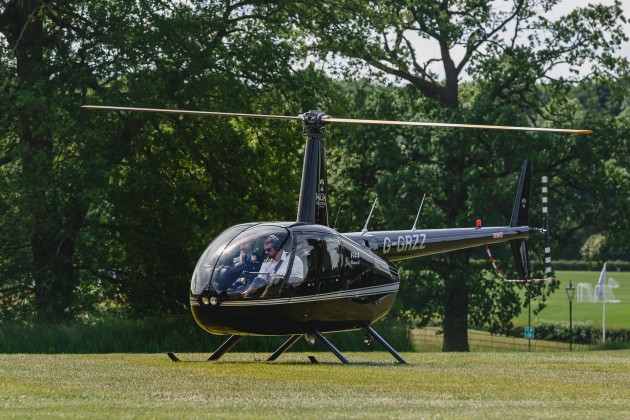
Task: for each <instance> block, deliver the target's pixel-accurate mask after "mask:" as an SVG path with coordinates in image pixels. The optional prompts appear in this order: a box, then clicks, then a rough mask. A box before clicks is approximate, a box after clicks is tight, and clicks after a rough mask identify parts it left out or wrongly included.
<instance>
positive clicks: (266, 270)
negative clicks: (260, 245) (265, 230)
mask: <svg viewBox="0 0 630 420" xmlns="http://www.w3.org/2000/svg"><path fill="white" fill-rule="evenodd" d="M264 252H265V261H264V262H263V264H262V266H261V267H260V273H259V276H260V277H263V278H266V279H267V281H268V282H270V283H272V284H275V283H277V281H278V279H279V278H281V277H283V276H284V275H285V274H286V272H287V267H288V265H289V257H290V255H289V253H288V252H286V251H284V250H282V249H281V248H280V240H279V239H278V237H277V236H276V235H269V236H268V237H267V238H266V239H265V243H264ZM302 280H304V264H303V263H302V260H301V259H299V258H294V260H293V267H291V275H290V276H289V283H298V282H301V281H302Z"/></svg>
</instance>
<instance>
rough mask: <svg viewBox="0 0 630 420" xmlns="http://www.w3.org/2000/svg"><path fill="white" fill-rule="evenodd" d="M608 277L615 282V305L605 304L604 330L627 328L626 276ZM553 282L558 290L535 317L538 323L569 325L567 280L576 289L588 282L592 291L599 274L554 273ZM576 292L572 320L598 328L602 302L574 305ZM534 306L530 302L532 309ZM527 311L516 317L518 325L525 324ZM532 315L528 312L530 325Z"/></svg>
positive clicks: (629, 297)
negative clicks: (616, 284)
mask: <svg viewBox="0 0 630 420" xmlns="http://www.w3.org/2000/svg"><path fill="white" fill-rule="evenodd" d="M607 274H608V275H607V277H608V278H613V279H615V280H616V281H617V282H618V283H619V287H618V288H615V289H613V293H614V295H615V299H618V300H619V301H620V302H618V303H611V302H608V303H606V328H607V329H608V328H626V329H630V273H627V272H623V273H621V272H610V271H609V272H608V273H607ZM556 279H557V280H558V281H560V289H559V290H557V291H556V292H555V293H554V294H553V295H552V296H551V297H549V298H548V299H547V307H546V308H545V309H544V310H543V311H542V312H541V313H540V314H538V317H537V318H538V319H539V320H545V321H562V322H566V323H567V324H568V323H569V301H568V299H567V294H566V291H565V289H566V287H567V285H568V284H569V281H571V283H573V287H575V288H577V285H578V284H579V283H589V284H590V285H591V286H592V288H593V290H594V289H595V285H596V284H597V281H598V280H599V272H595V271H558V272H556ZM577 297H578V296H577V290H576V292H575V296H574V298H573V321H577V322H590V323H592V324H593V325H599V326H601V325H602V314H603V308H602V306H603V304H602V302H595V303H593V302H578V300H577ZM535 306H536V303H535V301H532V309H533V308H534V307H535ZM527 316H528V314H527V308H525V309H524V310H523V312H522V313H521V315H520V316H519V317H518V318H517V320H516V321H517V323H518V324H519V325H527ZM535 321H536V316H535V315H534V314H533V313H532V325H534V324H535Z"/></svg>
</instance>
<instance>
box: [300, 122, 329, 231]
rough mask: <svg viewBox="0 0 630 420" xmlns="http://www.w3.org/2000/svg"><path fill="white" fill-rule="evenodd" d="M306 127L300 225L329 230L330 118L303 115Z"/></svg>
mask: <svg viewBox="0 0 630 420" xmlns="http://www.w3.org/2000/svg"><path fill="white" fill-rule="evenodd" d="M300 117H301V119H302V123H303V124H304V135H305V136H306V147H305V150H304V167H303V168H302V185H301V188H300V201H299V204H298V213H297V221H298V222H304V223H316V224H320V225H324V226H328V195H327V194H328V193H327V191H328V184H327V179H326V145H325V142H324V132H325V129H324V126H325V125H326V124H327V121H326V120H327V119H329V118H330V116H328V115H326V114H324V113H323V112H322V111H308V112H305V113H304V114H302V115H300Z"/></svg>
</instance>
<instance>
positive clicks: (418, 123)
mask: <svg viewBox="0 0 630 420" xmlns="http://www.w3.org/2000/svg"><path fill="white" fill-rule="evenodd" d="M324 121H325V122H326V123H352V124H381V125H412V126H421V127H452V128H480V129H487V130H515V131H547V132H555V133H571V134H591V133H592V132H593V130H574V129H569V128H545V127H517V126H506V125H479V124H453V123H436V122H422V121H388V120H356V119H350V118H334V117H329V118H325V119H324Z"/></svg>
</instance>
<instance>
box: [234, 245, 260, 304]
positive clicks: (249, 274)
mask: <svg viewBox="0 0 630 420" xmlns="http://www.w3.org/2000/svg"><path fill="white" fill-rule="evenodd" d="M239 249H240V254H239V256H238V257H236V258H234V259H233V260H232V264H233V265H234V267H235V268H237V269H239V270H242V274H241V276H240V277H239V278H238V279H237V280H236V281H235V282H234V284H233V285H232V287H231V289H232V292H234V291H238V289H240V290H243V289H244V286H246V285H248V284H249V283H250V282H251V280H252V279H254V278H255V277H256V276H257V275H258V272H259V270H260V266H261V265H262V258H261V257H260V255H258V254H257V253H256V252H255V251H254V241H251V240H247V241H243V242H241V244H240V245H239Z"/></svg>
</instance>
